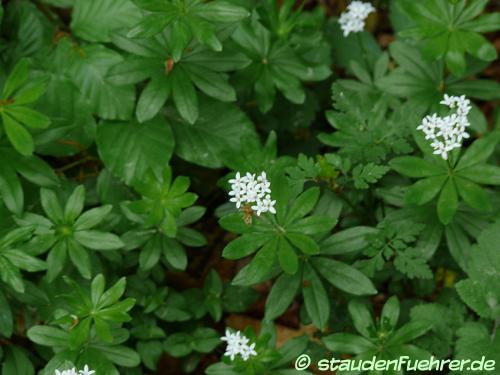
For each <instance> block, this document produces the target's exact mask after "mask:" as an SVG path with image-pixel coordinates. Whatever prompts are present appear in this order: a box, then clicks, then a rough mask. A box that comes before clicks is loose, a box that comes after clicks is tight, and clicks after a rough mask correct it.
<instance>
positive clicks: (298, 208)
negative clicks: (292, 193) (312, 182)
mask: <svg viewBox="0 0 500 375" xmlns="http://www.w3.org/2000/svg"><path fill="white" fill-rule="evenodd" d="M318 199H319V188H317V187H313V188H310V189H307V190H306V191H304V192H303V193H301V194H300V195H299V196H298V197H297V198H296V199H295V200H294V201H293V203H292V204H291V206H290V208H289V210H288V213H287V215H286V223H287V224H288V223H293V222H294V221H295V220H297V219H300V218H302V217H304V216H305V215H307V214H308V213H309V212H311V211H312V210H313V209H314V206H316V203H317V202H318Z"/></svg>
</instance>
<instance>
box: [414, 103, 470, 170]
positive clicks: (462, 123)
mask: <svg viewBox="0 0 500 375" xmlns="http://www.w3.org/2000/svg"><path fill="white" fill-rule="evenodd" d="M440 104H444V105H446V106H448V107H449V108H452V109H453V108H456V109H457V110H456V112H455V113H453V114H451V115H449V116H445V117H440V116H438V115H437V114H436V113H434V114H433V115H428V116H425V117H424V119H423V120H422V123H421V124H420V125H419V126H418V127H417V129H418V130H422V131H423V132H424V133H425V139H430V140H431V141H432V143H431V146H432V148H434V154H436V155H441V157H442V158H443V159H444V160H446V159H448V153H449V152H450V151H451V150H453V149H455V148H460V146H461V145H462V140H463V139H464V138H469V133H467V132H466V131H465V129H466V128H467V127H468V126H469V125H470V123H469V120H467V115H468V114H469V111H470V110H471V106H470V100H469V99H466V98H465V95H462V96H449V95H447V94H445V95H444V99H443V100H442V101H441V102H440Z"/></svg>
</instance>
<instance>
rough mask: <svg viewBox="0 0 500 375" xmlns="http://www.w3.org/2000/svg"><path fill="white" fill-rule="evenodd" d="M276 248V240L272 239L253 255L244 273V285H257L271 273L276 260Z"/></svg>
mask: <svg viewBox="0 0 500 375" xmlns="http://www.w3.org/2000/svg"><path fill="white" fill-rule="evenodd" d="M277 247H278V238H277V237H274V238H273V239H272V240H271V241H269V242H267V243H266V244H265V245H264V246H263V247H262V248H261V249H260V250H259V251H258V252H257V254H255V256H254V258H253V259H252V261H251V262H250V264H249V266H248V268H247V270H246V272H245V279H246V282H245V284H246V285H252V284H257V283H259V281H260V280H262V279H264V278H265V277H266V276H267V275H268V274H269V273H270V272H271V270H272V268H273V265H274V262H275V259H276V253H277Z"/></svg>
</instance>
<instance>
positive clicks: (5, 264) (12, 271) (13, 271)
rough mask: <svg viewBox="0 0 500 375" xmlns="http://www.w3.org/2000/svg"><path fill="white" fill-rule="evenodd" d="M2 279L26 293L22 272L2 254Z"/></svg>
mask: <svg viewBox="0 0 500 375" xmlns="http://www.w3.org/2000/svg"><path fill="white" fill-rule="evenodd" d="M0 279H1V280H2V281H3V282H4V283H6V284H8V285H10V286H11V287H12V288H13V289H14V290H15V291H16V292H19V293H24V283H23V279H22V276H21V272H19V270H18V269H17V268H16V267H14V265H13V264H12V263H10V262H9V261H8V260H7V259H5V258H3V257H1V256H0Z"/></svg>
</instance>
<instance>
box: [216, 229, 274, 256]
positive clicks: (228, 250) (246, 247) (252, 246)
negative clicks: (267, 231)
mask: <svg viewBox="0 0 500 375" xmlns="http://www.w3.org/2000/svg"><path fill="white" fill-rule="evenodd" d="M269 240H270V237H269V236H268V235H264V234H262V233H246V234H243V235H242V236H241V237H238V238H237V239H235V240H233V241H231V242H230V243H228V244H227V245H226V247H225V248H224V250H223V251H222V256H223V257H224V258H227V259H240V258H243V257H246V256H248V255H250V254H252V253H254V252H255V251H256V250H257V249H258V248H259V247H261V246H262V245H264V244H265V243H266V242H268V241H269Z"/></svg>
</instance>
